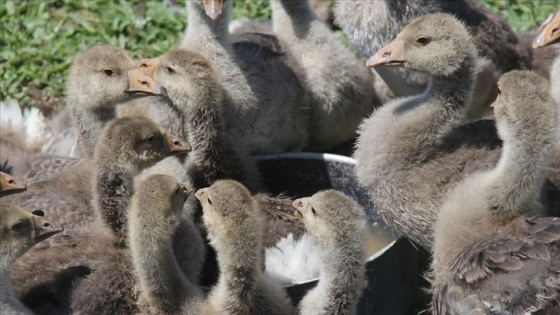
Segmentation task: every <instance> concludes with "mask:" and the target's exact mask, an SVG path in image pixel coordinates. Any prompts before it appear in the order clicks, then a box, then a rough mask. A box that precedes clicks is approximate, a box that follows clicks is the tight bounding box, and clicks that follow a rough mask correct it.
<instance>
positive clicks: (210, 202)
mask: <svg viewBox="0 0 560 315" xmlns="http://www.w3.org/2000/svg"><path fill="white" fill-rule="evenodd" d="M206 200H208V204H209V205H212V200H210V197H208V198H207V199H206Z"/></svg>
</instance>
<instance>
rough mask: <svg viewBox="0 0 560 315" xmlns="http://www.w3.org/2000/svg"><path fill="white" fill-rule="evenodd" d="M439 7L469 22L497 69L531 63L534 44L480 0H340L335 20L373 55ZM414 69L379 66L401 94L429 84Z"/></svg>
mask: <svg viewBox="0 0 560 315" xmlns="http://www.w3.org/2000/svg"><path fill="white" fill-rule="evenodd" d="M437 12H441V13H447V14H450V15H453V16H455V17H457V18H458V19H459V20H460V21H462V22H463V23H464V24H465V25H466V27H467V29H468V31H469V33H470V34H471V35H472V36H473V42H474V44H475V45H476V48H477V50H478V51H479V52H480V55H481V56H483V57H485V58H488V59H489V60H491V61H492V63H493V66H495V69H496V71H497V72H498V75H499V74H502V73H504V72H507V71H510V70H513V69H530V68H531V50H530V49H528V47H524V46H523V45H522V44H521V43H519V40H518V38H517V36H516V34H515V32H514V31H513V29H512V28H511V27H510V26H509V24H508V23H507V21H505V20H504V19H503V18H501V17H499V16H498V15H497V14H495V13H493V12H491V11H490V10H489V9H488V8H486V7H485V6H484V4H482V3H480V1H478V0H453V1H447V0H399V1H393V0H380V1H361V0H338V1H336V6H335V20H336V22H337V23H338V25H340V27H341V28H342V30H343V31H344V33H345V34H346V36H347V37H348V39H349V41H350V42H351V43H352V45H353V46H354V47H355V48H356V50H357V51H358V52H359V53H360V54H361V55H362V56H364V57H369V56H372V55H373V54H375V52H377V51H378V50H380V49H381V48H382V47H383V46H385V45H387V43H389V42H390V41H391V40H393V39H394V38H395V37H396V36H397V34H398V33H399V32H400V31H401V30H402V29H403V28H404V27H405V26H406V25H407V24H409V23H410V22H412V20H414V19H416V18H419V17H421V16H423V15H427V14H431V13H437ZM410 70H413V69H402V68H401V69H395V68H377V69H376V71H378V72H379V73H380V74H381V75H382V77H383V79H384V80H385V81H386V82H387V83H388V85H389V86H390V87H391V89H393V91H394V92H395V94H396V95H397V96H410V95H414V94H418V93H422V91H424V90H425V88H426V86H427V84H428V81H429V78H428V76H426V75H425V74H422V73H417V72H414V71H410ZM490 101H491V100H490Z"/></svg>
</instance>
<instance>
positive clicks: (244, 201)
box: [195, 180, 261, 244]
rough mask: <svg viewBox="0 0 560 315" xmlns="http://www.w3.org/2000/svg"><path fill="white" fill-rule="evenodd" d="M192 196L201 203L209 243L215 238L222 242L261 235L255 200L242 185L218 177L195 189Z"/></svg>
mask: <svg viewBox="0 0 560 315" xmlns="http://www.w3.org/2000/svg"><path fill="white" fill-rule="evenodd" d="M195 196H196V198H197V199H198V200H199V201H200V203H201V204H202V211H203V220H204V225H205V226H206V228H207V229H208V235H209V237H210V239H211V240H212V242H213V244H214V243H215V240H216V239H220V240H221V241H222V243H223V242H224V241H225V242H227V241H228V240H231V241H235V240H247V241H248V242H253V241H255V240H257V239H260V238H261V236H260V235H261V232H260V227H261V226H260V216H259V212H258V211H259V209H258V206H257V203H256V201H255V200H254V199H253V197H252V196H251V193H250V192H249V190H247V188H245V186H243V185H242V184H240V183H238V182H236V181H233V180H219V181H216V182H215V183H214V184H212V186H210V187H208V188H202V189H199V190H198V191H197V192H196V193H195Z"/></svg>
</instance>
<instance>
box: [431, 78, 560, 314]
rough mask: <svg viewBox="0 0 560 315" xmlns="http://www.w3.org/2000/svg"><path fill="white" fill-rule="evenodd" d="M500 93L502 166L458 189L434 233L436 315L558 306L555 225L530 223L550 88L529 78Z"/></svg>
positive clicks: (552, 110) (550, 116) (540, 178)
mask: <svg viewBox="0 0 560 315" xmlns="http://www.w3.org/2000/svg"><path fill="white" fill-rule="evenodd" d="M498 85H499V88H500V90H501V94H500V96H498V98H497V100H496V102H495V103H494V110H495V116H496V120H497V126H498V132H499V134H500V137H501V138H502V139H503V141H504V149H503V151H502V152H503V154H502V156H501V158H500V161H499V162H498V164H497V166H496V167H495V168H493V169H491V170H488V171H485V172H479V173H476V174H473V175H472V176H471V177H469V178H468V179H466V180H465V181H463V182H461V183H460V184H459V185H457V187H456V188H455V189H454V190H453V191H452V192H451V193H450V194H449V197H448V199H447V200H446V202H445V203H444V205H443V206H442V209H441V211H440V213H439V216H438V220H437V223H436V225H435V236H434V237H435V241H434V259H433V262H432V269H433V271H432V278H433V281H432V286H433V292H434V296H433V305H432V307H433V311H434V313H435V314H466V313H468V314H488V313H496V314H512V313H513V314H525V313H526V312H536V311H550V310H552V309H554V308H555V307H556V306H557V303H558V302H560V219H559V218H551V217H543V218H535V217H536V216H539V215H542V207H543V205H542V203H541V189H542V186H543V185H544V182H545V179H546V175H547V171H548V165H549V163H550V161H551V158H552V156H553V146H554V145H555V144H556V136H557V132H556V128H557V122H556V107H555V106H554V105H553V102H552V100H551V98H550V96H549V88H550V85H549V84H548V82H547V81H546V79H545V78H543V77H542V76H540V75H538V74H536V73H534V72H529V71H512V72H509V73H507V74H505V75H504V76H502V78H500V81H499V82H498Z"/></svg>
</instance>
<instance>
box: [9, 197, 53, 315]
mask: <svg viewBox="0 0 560 315" xmlns="http://www.w3.org/2000/svg"><path fill="white" fill-rule="evenodd" d="M43 215H44V213H43V212H42V211H41V210H38V211H33V213H31V212H29V211H26V210H24V209H23V208H21V207H19V206H16V205H9V204H5V203H1V204H0V314H2V315H20V314H32V312H31V311H30V310H29V309H27V308H26V307H25V306H23V304H22V303H21V302H20V301H19V300H18V299H17V298H16V297H15V296H14V293H13V292H12V286H11V267H12V264H13V263H14V262H15V261H16V259H18V258H19V257H21V256H22V255H23V254H25V253H26V252H27V251H28V250H29V249H31V248H32V247H33V246H34V245H35V244H37V243H39V242H41V241H44V240H46V239H47V238H49V237H51V236H53V235H55V234H56V233H59V232H61V231H62V228H60V227H58V226H57V225H55V224H53V223H51V222H50V221H48V220H46V219H45V218H43Z"/></svg>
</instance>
